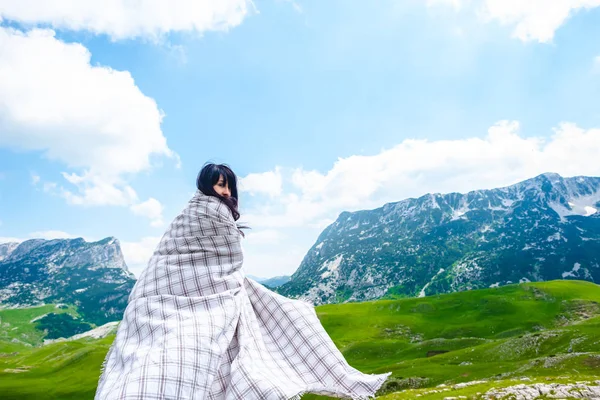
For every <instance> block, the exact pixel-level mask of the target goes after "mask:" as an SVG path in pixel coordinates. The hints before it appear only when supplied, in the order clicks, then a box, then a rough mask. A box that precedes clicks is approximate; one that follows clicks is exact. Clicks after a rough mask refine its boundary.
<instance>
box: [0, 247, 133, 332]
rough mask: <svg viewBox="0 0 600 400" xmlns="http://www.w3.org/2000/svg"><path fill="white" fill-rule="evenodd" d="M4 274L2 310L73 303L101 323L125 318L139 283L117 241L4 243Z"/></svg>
mask: <svg viewBox="0 0 600 400" xmlns="http://www.w3.org/2000/svg"><path fill="white" fill-rule="evenodd" d="M0 271H1V272H0V307H2V308H7V307H10V308H16V307H27V306H34V305H41V304H48V303H70V304H74V305H76V306H78V310H79V312H80V313H81V314H82V315H83V317H84V318H85V319H86V320H87V321H89V322H93V323H94V324H96V325H102V324H104V323H106V322H109V321H114V320H118V319H121V317H122V314H123V311H124V310H125V306H126V305H127V297H128V295H129V292H130V291H131V289H132V287H133V284H134V283H135V277H134V275H133V274H132V273H131V272H129V270H128V269H127V265H126V264H125V261H124V259H123V253H122V252H121V247H120V244H119V241H118V240H117V239H116V238H113V237H108V238H106V239H103V240H100V241H98V242H86V241H85V240H83V239H81V238H78V239H54V240H44V239H32V240H27V241H24V242H22V243H20V244H18V243H6V244H0Z"/></svg>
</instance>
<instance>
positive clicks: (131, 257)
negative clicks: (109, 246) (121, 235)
mask: <svg viewBox="0 0 600 400" xmlns="http://www.w3.org/2000/svg"><path fill="white" fill-rule="evenodd" d="M160 239H161V238H160V236H148V237H144V238H142V239H141V240H140V241H139V242H121V250H122V251H123V257H124V258H125V263H126V264H127V267H128V268H129V271H131V272H132V273H133V274H134V275H135V276H136V277H139V276H140V273H141V272H142V271H143V270H144V268H146V266H147V265H148V261H149V260H150V257H151V256H152V254H153V253H154V250H155V249H156V246H157V245H158V243H159V242H160Z"/></svg>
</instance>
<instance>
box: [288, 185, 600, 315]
mask: <svg viewBox="0 0 600 400" xmlns="http://www.w3.org/2000/svg"><path fill="white" fill-rule="evenodd" d="M599 208H600V178H596V177H584V176H579V177H572V178H563V177H561V176H560V175H558V174H554V173H546V174H542V175H540V176H537V177H535V178H532V179H529V180H526V181H523V182H520V183H517V184H515V185H512V186H508V187H503V188H498V189H491V190H476V191H472V192H469V193H466V194H461V193H449V194H439V193H435V194H426V195H424V196H421V197H419V198H409V199H406V200H402V201H399V202H395V203H389V204H386V205H384V206H383V207H380V208H377V209H374V210H364V211H357V212H343V213H341V214H340V215H339V217H338V218H337V220H336V221H335V222H334V223H332V224H331V225H329V226H328V227H327V228H326V229H325V230H324V231H323V232H322V233H321V234H320V236H319V237H318V239H317V241H316V242H315V244H314V245H313V246H312V248H311V249H310V250H309V251H308V253H307V254H306V256H305V257H304V259H303V260H302V263H301V264H300V267H299V268H298V270H297V271H296V272H295V273H294V274H293V275H292V277H291V280H290V281H289V282H287V283H286V284H284V285H282V286H281V287H279V288H278V289H277V290H278V291H279V292H280V293H281V294H283V295H286V296H290V297H297V298H303V299H306V300H309V301H311V302H313V303H315V304H323V303H336V302H347V301H364V300H370V299H376V298H382V297H387V298H398V297H422V296H427V295H433V294H437V293H447V292H455V291H463V290H470V289H476V288H488V287H491V288H493V287H498V286H503V285H507V284H511V283H519V282H529V281H545V280H553V279H579V280H588V281H592V282H600V213H598V209H599Z"/></svg>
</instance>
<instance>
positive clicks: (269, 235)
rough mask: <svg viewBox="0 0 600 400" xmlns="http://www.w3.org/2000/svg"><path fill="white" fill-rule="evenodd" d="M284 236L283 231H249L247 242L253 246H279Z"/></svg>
mask: <svg viewBox="0 0 600 400" xmlns="http://www.w3.org/2000/svg"><path fill="white" fill-rule="evenodd" d="M283 238H284V235H283V233H282V232H281V231H278V230H275V229H265V230H260V231H249V232H248V233H246V240H245V241H246V242H247V243H248V244H249V245H252V246H259V245H274V244H278V243H279V242H280V241H281V239H283Z"/></svg>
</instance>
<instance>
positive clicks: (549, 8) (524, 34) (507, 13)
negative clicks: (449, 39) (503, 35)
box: [427, 0, 600, 43]
mask: <svg viewBox="0 0 600 400" xmlns="http://www.w3.org/2000/svg"><path fill="white" fill-rule="evenodd" d="M439 4H452V5H453V6H454V8H456V9H459V8H463V9H464V8H467V7H469V8H472V9H474V10H475V11H476V13H477V14H478V15H479V17H480V19H482V20H483V21H485V22H490V21H497V22H498V23H500V24H501V25H507V26H511V27H514V29H513V36H514V37H516V38H518V39H520V40H522V41H524V42H527V41H538V42H540V43H549V42H551V41H552V39H553V38H554V34H555V32H556V30H558V29H559V28H560V27H561V26H562V25H563V24H564V23H565V22H566V21H567V19H569V18H570V17H571V16H573V15H574V14H575V13H577V12H579V11H581V10H585V9H591V8H594V7H598V6H600V0H552V1H548V0H527V1H524V0H428V1H427V5H428V6H436V5H439Z"/></svg>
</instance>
